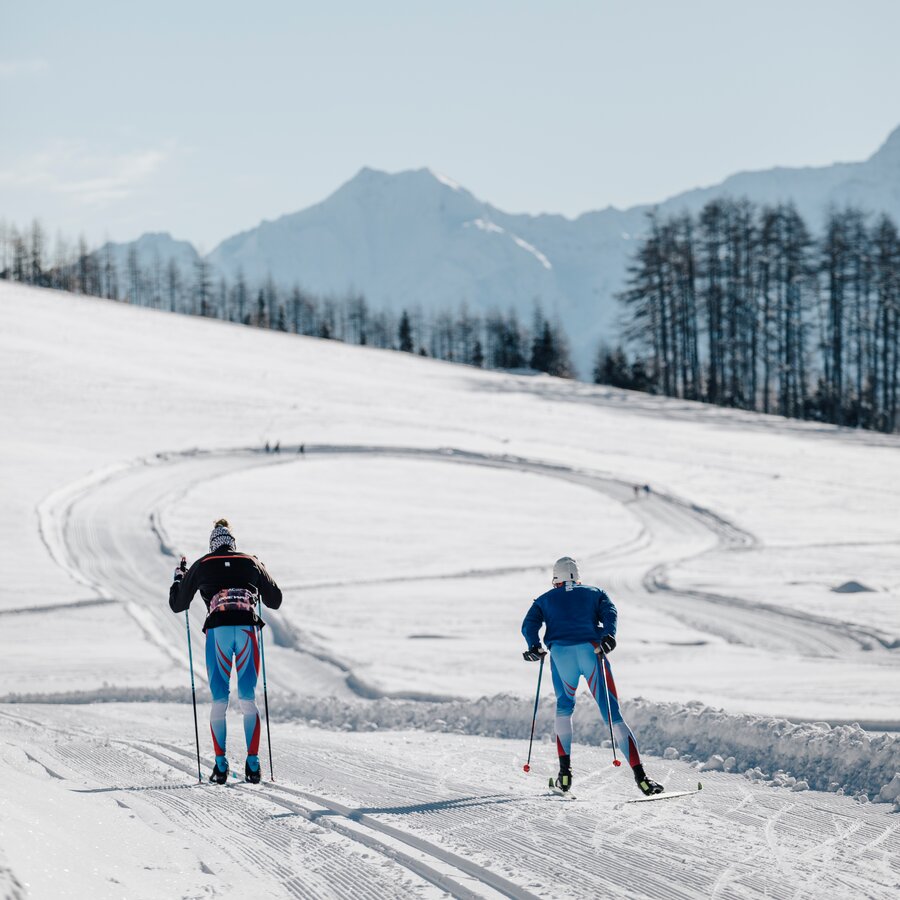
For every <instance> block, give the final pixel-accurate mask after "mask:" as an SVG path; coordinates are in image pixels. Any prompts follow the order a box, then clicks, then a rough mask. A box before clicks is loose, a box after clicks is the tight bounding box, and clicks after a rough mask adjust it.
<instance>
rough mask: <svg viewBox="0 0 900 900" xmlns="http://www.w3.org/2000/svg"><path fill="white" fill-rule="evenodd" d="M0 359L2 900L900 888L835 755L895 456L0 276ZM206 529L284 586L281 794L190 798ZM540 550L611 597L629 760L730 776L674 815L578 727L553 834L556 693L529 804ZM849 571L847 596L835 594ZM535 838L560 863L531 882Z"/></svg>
mask: <svg viewBox="0 0 900 900" xmlns="http://www.w3.org/2000/svg"><path fill="white" fill-rule="evenodd" d="M210 347H214V348H215V352H214V353H212V354H210V353H209V348H210ZM0 350H2V353H0V367H2V378H3V382H2V383H3V385H4V391H3V392H2V399H0V403H2V409H3V416H4V420H5V421H9V422H14V423H15V425H16V427H15V428H14V429H11V430H9V431H8V432H7V433H6V435H5V436H4V440H3V442H2V445H0V459H2V466H3V470H4V472H5V473H6V472H8V473H12V477H8V478H6V479H5V485H4V501H5V502H4V504H3V508H2V512H0V540H2V541H3V545H4V548H5V549H6V551H7V552H8V554H9V557H8V558H10V559H13V560H15V563H16V564H15V565H14V566H10V567H9V568H8V571H7V572H6V573H5V578H4V583H3V584H2V586H0V623H2V625H3V629H4V632H3V633H4V638H5V641H4V658H5V661H6V663H7V665H5V666H4V667H3V669H2V671H0V697H3V698H5V699H6V700H7V701H14V702H6V703H4V704H2V705H0V722H2V724H0V756H2V758H3V759H4V761H5V762H6V763H7V768H8V770H9V771H11V772H13V773H14V774H13V778H12V779H10V780H8V783H7V785H6V787H5V788H4V789H3V792H4V793H3V796H4V801H5V810H9V811H10V812H9V814H6V813H5V815H4V817H3V819H2V822H0V885H3V887H4V889H6V891H7V893H10V894H11V892H12V891H13V890H14V889H15V890H17V889H18V888H13V887H8V886H7V884H8V885H14V884H15V883H16V882H18V883H19V884H22V885H26V884H27V885H28V888H29V890H30V891H31V895H32V896H37V897H44V896H66V893H65V891H66V890H69V891H70V893H69V895H70V896H85V895H87V894H88V893H91V895H96V896H125V895H128V896H134V895H137V896H160V897H164V896H171V895H172V885H173V884H176V883H177V884H179V885H180V888H179V890H182V891H184V893H185V895H189V896H195V895H203V894H204V893H206V894H210V895H216V894H220V895H224V896H229V895H236V894H237V892H239V891H242V890H243V891H245V892H246V891H247V890H251V891H252V890H253V888H252V887H251V885H253V884H255V885H257V888H258V885H259V884H260V883H262V884H264V885H265V886H266V890H267V891H268V892H270V893H272V894H273V895H274V896H335V895H338V896H385V895H392V896H432V895H436V894H435V892H436V891H438V890H439V889H440V890H444V891H448V892H449V893H451V894H452V895H454V896H498V895H505V896H596V895H597V893H598V891H599V890H600V889H599V888H598V884H601V883H602V884H603V885H604V886H605V887H606V888H608V893H609V895H611V896H628V897H634V896H664V897H682V896H683V897H702V896H711V895H715V896H736V897H744V896H762V895H765V894H768V895H769V896H773V895H774V896H794V895H796V894H797V893H798V892H805V893H806V894H807V895H812V896H815V895H816V894H819V893H821V894H825V893H827V892H831V893H832V894H837V895H839V896H840V895H853V894H864V895H867V896H876V897H880V896H885V897H887V896H891V895H892V893H893V892H895V891H896V887H897V885H898V883H900V873H898V870H897V863H896V860H897V858H898V854H897V850H898V849H900V848H898V846H897V837H896V831H897V829H896V822H895V821H894V819H893V818H891V817H890V810H891V809H892V803H891V801H892V800H893V798H894V797H895V796H896V793H897V792H898V791H900V787H898V790H897V791H895V790H894V789H893V788H891V787H890V784H891V783H892V781H891V779H892V777H893V772H894V771H896V770H897V769H900V742H898V741H896V739H895V738H893V737H892V736H891V735H887V736H878V735H869V734H867V733H865V732H862V731H860V730H859V729H854V728H850V727H844V726H840V727H834V728H832V727H829V726H828V725H827V724H824V723H825V722H828V721H831V722H841V721H853V720H868V721H872V722H881V723H888V724H892V725H893V727H896V709H897V705H898V699H900V698H898V678H897V660H898V659H900V657H898V651H897V642H898V640H900V617H898V613H897V600H898V595H900V584H898V580H897V576H896V568H895V567H892V565H891V561H892V559H893V557H894V556H895V552H896V547H897V544H898V542H900V533H898V530H897V518H896V502H897V496H896V495H897V488H896V478H895V472H896V470H897V462H898V450H900V441H898V440H897V439H896V438H890V437H883V436H878V435H870V434H861V433H855V432H851V431H839V430H837V429H832V428H822V427H818V426H807V425H804V424H802V423H797V422H789V421H786V420H781V419H778V418H775V417H761V416H751V415H748V414H742V413H734V412H731V411H726V410H720V409H714V408H707V407H702V406H699V405H696V404H689V403H681V402H670V401H665V400H662V399H660V398H651V397H645V396H640V395H632V394H627V393H623V392H618V391H613V390H609V389H601V388H594V387H590V386H587V385H578V384H569V383H565V382H560V381H555V380H554V379H550V378H545V377H540V378H524V377H514V376H509V375H502V374H498V373H486V372H482V371H479V370H474V369H469V368H465V367H457V366H452V365H449V364H443V363H438V362H435V361H432V360H422V359H417V358H413V357H410V356H407V355H405V354H396V353H390V352H380V351H375V350H371V349H367V348H355V347H347V346H343V345H339V344H334V343H331V342H323V341H317V340H313V339H305V338H295V337H291V336H288V335H281V334H275V333H268V332H258V331H255V330H248V329H243V328H240V327H236V326H231V325H228V324H226V323H221V322H212V321H202V320H199V319H185V318H181V317H173V316H171V315H168V314H165V313H160V312H155V311H151V310H142V309H135V308H131V307H125V306H122V305H120V304H113V303H108V302H103V301H97V300H91V299H85V298H79V297H73V296H68V295H61V294H54V293H52V292H47V291H38V290H33V289H26V288H20V287H16V286H11V285H7V284H2V283H0ZM267 440H268V441H270V442H272V443H274V442H276V441H280V448H281V452H280V453H278V454H274V453H268V454H267V453H265V452H264V451H263V449H262V448H263V445H264V443H265V442H266V441H267ZM301 444H302V445H303V449H304V452H303V453H299V452H298V450H299V447H300V445H301ZM645 483H647V484H649V485H650V486H651V488H652V490H651V493H650V494H649V495H644V494H639V495H636V494H635V492H634V490H633V485H635V484H640V485H643V484H645ZM223 514H224V515H227V516H229V518H230V519H231V520H232V522H233V524H234V527H235V530H236V532H237V535H238V540H239V543H240V546H242V547H244V548H246V549H249V550H251V551H252V552H255V553H259V554H260V555H261V557H262V558H263V559H264V560H265V561H266V562H267V563H268V565H269V566H270V568H271V570H272V571H273V573H274V574H275V576H276V578H277V579H278V580H279V582H280V583H281V584H282V585H283V586H284V587H285V593H286V600H285V605H284V607H283V610H282V611H279V613H277V614H271V618H270V628H269V629H268V630H267V643H266V653H267V662H268V666H269V673H268V675H269V688H270V699H271V700H272V713H273V719H274V721H273V740H274V741H275V749H276V763H275V765H276V776H278V778H279V781H278V782H277V784H276V785H275V786H271V785H270V786H266V787H264V788H261V789H260V790H258V791H256V792H255V793H254V792H249V793H250V796H247V794H248V791H247V790H246V789H245V787H243V786H241V787H239V788H237V790H234V791H228V790H226V791H224V792H218V793H215V792H212V793H211V792H210V790H209V789H207V788H205V787H204V788H190V787H188V785H189V783H190V777H191V775H190V773H191V770H192V766H195V762H194V761H193V752H194V751H193V735H192V733H191V731H192V725H191V707H190V703H189V702H187V703H185V702H184V701H185V700H186V699H188V701H189V693H188V692H187V691H186V685H187V683H188V671H187V666H186V660H185V635H184V626H185V622H184V618H183V617H176V616H173V615H171V613H170V612H169V611H168V608H167V606H166V604H165V595H166V589H167V585H168V581H169V577H170V570H171V567H172V564H173V561H174V559H175V557H176V555H177V554H178V553H180V552H184V553H186V554H187V555H188V556H189V557H190V558H194V557H196V556H197V555H199V554H200V553H202V552H203V549H204V542H205V539H206V535H207V533H208V529H209V525H210V523H211V521H212V520H213V519H214V518H215V517H217V516H220V515H223ZM566 552H569V553H575V554H577V555H578V556H579V558H580V559H581V561H582V563H583V570H584V574H585V578H586V579H587V580H589V581H594V582H597V583H600V584H602V585H604V586H606V587H607V588H608V589H609V590H610V592H611V594H612V596H613V597H614V599H615V600H616V602H617V604H618V606H619V610H620V638H621V641H620V646H619V648H618V649H617V650H616V653H615V655H614V657H613V664H614V666H615V670H616V677H617V682H618V685H619V690H620V695H621V696H622V697H623V698H624V699H625V700H626V712H627V715H628V716H629V717H630V719H631V720H632V722H633V724H634V726H635V729H636V731H637V733H638V737H639V739H640V740H642V741H643V743H644V745H645V748H646V749H648V750H652V751H654V752H656V753H662V751H664V750H666V748H667V747H671V748H674V749H673V750H672V751H671V752H670V753H667V755H668V756H670V757H672V758H671V759H667V760H665V761H664V760H662V759H657V758H654V757H649V758H648V761H647V765H648V769H649V770H650V771H651V772H652V773H655V774H656V775H658V776H659V777H661V778H663V779H664V780H666V781H667V782H668V783H669V784H670V785H671V786H673V787H678V786H690V784H691V783H692V782H695V781H696V780H697V777H698V773H697V770H696V767H695V763H694V762H693V760H694V759H697V760H705V759H706V758H707V757H708V756H711V755H712V754H714V753H719V754H721V755H722V756H723V757H734V759H733V761H731V762H730V763H728V764H727V765H724V768H726V769H728V770H730V771H728V772H714V773H713V774H711V775H710V774H707V773H704V774H702V775H701V776H700V777H702V778H703V779H704V781H705V782H707V781H708V784H707V790H705V791H704V793H703V794H702V795H701V796H698V797H697V798H694V799H691V800H689V801H687V802H686V803H683V802H679V801H669V804H668V805H667V804H655V805H653V806H652V808H651V807H644V806H640V805H638V806H635V807H622V806H621V803H622V801H624V800H625V799H629V798H630V797H633V796H635V792H634V788H633V785H630V784H629V783H628V779H627V778H626V777H624V776H623V777H622V778H621V779H619V778H618V774H621V773H616V772H615V771H614V770H612V768H611V767H608V757H607V756H606V754H607V753H608V751H604V750H603V749H602V747H600V746H598V745H600V744H601V743H602V741H603V733H602V731H601V730H600V729H599V727H598V723H597V719H596V714H595V713H593V712H592V710H591V709H590V708H589V706H588V705H587V703H585V702H584V701H581V702H580V704H579V709H578V712H577V713H576V741H577V742H579V743H578V745H577V749H576V753H577V757H576V760H577V761H576V777H577V779H578V782H577V783H578V784H579V786H580V790H579V797H580V800H579V803H578V804H572V805H571V806H570V805H560V804H554V803H553V801H550V800H547V799H546V798H543V797H541V790H540V787H539V784H540V778H541V777H544V776H545V773H546V772H547V771H549V769H550V767H551V766H552V763H553V750H552V747H551V745H550V744H549V743H548V740H549V734H548V732H549V731H550V729H551V725H550V718H549V713H550V708H551V706H552V703H551V702H550V699H549V685H547V684H546V682H545V686H544V687H545V692H544V703H543V704H542V712H541V717H540V719H539V728H538V735H539V741H540V744H539V747H538V750H537V756H536V763H535V777H533V778H532V779H530V780H529V779H526V778H525V777H524V776H522V775H520V774H518V773H520V772H521V762H522V756H523V754H524V750H525V743H524V738H525V737H526V735H527V729H528V724H529V714H530V704H531V700H530V699H529V696H530V697H533V691H534V678H535V674H536V670H535V667H533V666H528V665H526V664H524V663H522V662H521V661H520V660H521V658H520V656H519V653H520V651H521V649H522V646H521V645H522V641H521V637H520V636H519V634H518V627H519V623H520V621H521V617H522V615H523V613H524V611H525V609H526V608H527V605H528V603H529V601H530V599H531V597H533V596H534V595H535V594H537V593H539V592H541V591H542V590H543V589H544V586H545V584H546V581H547V578H548V572H549V567H550V565H551V564H552V561H553V559H554V558H555V557H556V556H558V555H560V554H562V553H566ZM851 580H856V581H859V582H861V583H864V584H866V585H867V586H869V587H870V588H872V591H871V592H864V593H857V594H851V595H848V594H838V593H834V592H833V591H832V588H834V587H838V586H840V585H841V584H843V583H845V582H847V581H851ZM194 612H195V613H196V615H192V629H193V631H194V635H193V641H194V647H195V651H196V648H200V647H202V644H203V637H202V635H201V634H200V633H199V626H200V624H201V623H202V617H201V616H200V615H199V611H197V610H195V611H194ZM195 662H197V660H196V658H195ZM195 668H196V676H197V679H198V686H199V695H200V700H201V704H203V703H205V701H206V698H207V696H208V695H207V693H206V689H205V685H204V683H203V673H202V671H201V667H200V666H199V665H198V666H195ZM499 694H503V695H504V697H503V698H498V697H497V695H499ZM639 694H640V695H643V697H644V698H646V699H645V700H642V701H637V700H635V699H634V698H635V697H636V696H637V695H639ZM450 698H456V699H450ZM485 698H486V699H485ZM23 700H24V701H29V702H28V703H23V702H21V701H23ZM91 700H103V701H107V703H105V704H99V705H89V704H87V705H86V703H85V701H91ZM15 701H19V702H15ZM109 701H120V702H117V703H109ZM121 701H140V702H121ZM704 704H713V705H715V706H721V707H724V711H722V712H716V711H714V710H711V709H709V708H707V707H705V706H704ZM201 709H202V714H204V713H205V707H201ZM773 715H775V716H777V715H788V716H790V717H792V718H794V719H796V720H820V724H818V725H815V726H812V725H807V726H800V727H794V726H791V725H789V724H788V723H787V722H784V721H782V722H778V721H775V720H773V719H771V716H773ZM289 722H294V724H288V723H289ZM316 722H317V723H318V726H319V727H318V728H316V727H313V728H310V727H309V725H310V724H314V723H316ZM236 724H237V722H236V720H232V722H231V726H232V728H234V727H235V726H236ZM348 729H349V730H350V731H351V734H346V733H343V732H344V731H346V730H348ZM202 731H203V729H201V742H202V746H201V749H202V751H203V754H204V766H205V765H206V762H205V760H206V759H207V756H206V754H207V747H206V743H205V739H203V737H202ZM423 731H427V732H430V733H428V734H424V733H423ZM335 732H340V733H338V734H335ZM352 732H358V733H355V734H354V733H352ZM364 732H371V734H366V733H364ZM431 732H433V733H431ZM585 744H587V745H588V746H585ZM231 750H232V752H233V754H234V756H233V758H235V759H239V755H238V748H237V747H235V746H232V747H231ZM745 769H748V770H750V771H749V774H748V775H747V776H745V775H743V774H738V773H741V772H743V771H744V770H745ZM779 770H783V771H782V772H779ZM193 771H194V773H196V769H195V768H194V770H193ZM194 777H196V774H195V775H194ZM804 782H805V784H804ZM779 784H780V785H782V786H781V787H779V786H778V785H779ZM898 784H900V782H898ZM804 786H808V787H811V788H821V789H825V788H828V787H829V786H831V787H832V789H834V788H837V787H842V788H843V790H844V791H845V792H846V793H847V794H859V795H860V796H862V794H865V795H866V797H867V798H868V799H869V800H876V799H881V800H886V801H889V802H887V803H875V804H871V805H865V804H864V805H860V803H859V802H858V801H857V800H854V799H851V798H850V797H849V796H835V795H834V794H824V793H820V792H818V791H804V790H802V789H801V790H792V788H803V787H804ZM84 790H86V791H88V793H78V791H84ZM467 798H468V799H467ZM548 804H549V805H548ZM354 810H355V811H356V812H353V811H354ZM637 810H641V812H640V813H639V812H637ZM244 817H250V821H251V822H252V823H253V828H251V829H250V833H251V836H249V837H248V834H247V832H248V829H247V827H246V826H245V825H243V824H242V821H243V819H244ZM28 828H30V829H31V831H30V832H29V831H28ZM560 829H564V831H565V833H567V834H570V835H572V836H573V840H572V841H571V844H570V849H569V850H567V851H566V854H567V855H566V857H565V859H566V861H567V864H568V865H567V866H560V865H558V864H557V861H556V860H555V859H551V860H549V861H548V860H546V859H544V857H543V855H542V854H541V853H540V852H538V850H539V848H544V849H546V847H547V846H548V845H549V843H550V842H551V841H552V840H553V839H554V837H555V836H557V835H558V834H559V833H560ZM396 830H399V831H400V832H401V833H400V834H399V835H398V834H397V833H396ZM223 833H224V834H229V835H230V834H233V833H240V835H241V838H240V841H241V843H242V846H244V847H245V848H246V851H247V852H248V853H249V855H250V856H249V858H250V859H252V860H253V861H254V865H253V868H252V872H250V873H248V871H247V869H246V866H244V865H242V863H241V860H240V858H239V857H235V856H234V854H230V853H229V852H227V851H226V850H223V848H222V840H221V835H222V834H223ZM113 835H116V838H117V839H118V841H119V842H116V841H112V840H111V838H112V836H113ZM636 835H637V836H638V837H635V836H636ZM673 835H677V836H678V837H677V839H673ZM47 842H52V844H53V846H54V847H58V848H59V851H58V854H57V855H56V856H55V858H54V860H53V861H52V862H49V863H48V860H47V857H46V854H41V853H40V852H39V851H38V849H37V848H38V847H43V846H44V845H45V844H46V843H47ZM98 854H101V855H98ZM609 859H619V860H621V862H620V864H619V865H618V866H616V867H614V868H609V867H604V868H598V866H599V865H600V863H602V861H605V860H609ZM160 860H165V863H164V864H162V863H161V862H160ZM598 860H599V861H600V863H598ZM4 867H5V868H4ZM148 867H149V868H148ZM563 869H565V870H566V874H560V873H561V870H563ZM66 870H68V871H66ZM3 878H6V879H7V881H6V882H4V881H3ZM112 879H115V880H112ZM254 879H255V880H254ZM61 885H64V886H67V887H65V888H64V889H61V887H60V886H61ZM11 895H14V894H11Z"/></svg>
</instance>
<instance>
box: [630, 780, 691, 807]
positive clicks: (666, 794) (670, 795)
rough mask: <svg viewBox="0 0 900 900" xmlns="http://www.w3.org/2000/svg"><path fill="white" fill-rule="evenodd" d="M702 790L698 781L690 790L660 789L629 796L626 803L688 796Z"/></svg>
mask: <svg viewBox="0 0 900 900" xmlns="http://www.w3.org/2000/svg"><path fill="white" fill-rule="evenodd" d="M702 790H703V785H702V784H700V783H699V782H698V784H697V787H696V788H695V789H694V790H690V791H660V792H659V793H657V794H650V795H649V796H647V797H631V798H630V799H628V800H626V801H625V802H626V803H649V802H650V801H652V800H673V799H675V798H676V797H690V796H691V795H692V794H699V793H700V791H702Z"/></svg>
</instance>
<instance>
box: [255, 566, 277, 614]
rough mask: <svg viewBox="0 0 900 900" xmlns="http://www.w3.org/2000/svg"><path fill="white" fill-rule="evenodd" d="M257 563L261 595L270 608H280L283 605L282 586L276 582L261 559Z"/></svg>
mask: <svg viewBox="0 0 900 900" xmlns="http://www.w3.org/2000/svg"><path fill="white" fill-rule="evenodd" d="M256 565H257V567H258V568H259V596H260V597H261V598H262V602H263V603H265V604H266V606H268V607H269V609H278V607H279V606H281V588H280V587H278V585H277V584H275V581H274V579H273V578H272V576H271V575H270V574H269V571H268V569H266V567H265V566H264V565H263V564H262V563H261V562H260V561H259V560H257V561H256Z"/></svg>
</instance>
